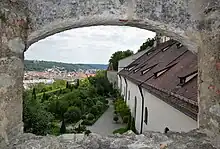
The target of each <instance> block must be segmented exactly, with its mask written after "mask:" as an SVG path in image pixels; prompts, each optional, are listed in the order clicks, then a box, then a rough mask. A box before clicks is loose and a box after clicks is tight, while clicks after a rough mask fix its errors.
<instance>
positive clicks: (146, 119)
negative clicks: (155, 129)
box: [144, 107, 148, 125]
mask: <svg viewBox="0 0 220 149" xmlns="http://www.w3.org/2000/svg"><path fill="white" fill-rule="evenodd" d="M144 122H145V124H146V125H147V123H148V109H147V107H145V120H144Z"/></svg>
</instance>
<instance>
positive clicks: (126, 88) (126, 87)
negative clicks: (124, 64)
mask: <svg viewBox="0 0 220 149" xmlns="http://www.w3.org/2000/svg"><path fill="white" fill-rule="evenodd" d="M124 80H125V84H126V86H125V103H126V104H127V94H128V93H127V92H128V82H127V80H126V79H125V78H124Z"/></svg>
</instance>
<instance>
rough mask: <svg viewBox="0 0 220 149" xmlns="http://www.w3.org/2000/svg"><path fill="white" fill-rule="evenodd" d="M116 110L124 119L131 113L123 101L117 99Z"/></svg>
mask: <svg viewBox="0 0 220 149" xmlns="http://www.w3.org/2000/svg"><path fill="white" fill-rule="evenodd" d="M114 104H115V110H116V112H117V113H119V114H120V116H121V117H122V118H123V117H124V116H128V115H129V113H130V109H129V108H128V106H127V105H126V103H125V102H124V100H122V99H117V100H116V101H115V102H114Z"/></svg>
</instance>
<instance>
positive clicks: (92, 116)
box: [87, 113, 95, 120]
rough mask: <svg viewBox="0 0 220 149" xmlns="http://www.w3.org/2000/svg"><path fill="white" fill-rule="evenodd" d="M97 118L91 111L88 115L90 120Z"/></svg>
mask: <svg viewBox="0 0 220 149" xmlns="http://www.w3.org/2000/svg"><path fill="white" fill-rule="evenodd" d="M94 118H95V116H94V115H93V114H92V113H89V114H88V116H87V119H88V120H93V119H94Z"/></svg>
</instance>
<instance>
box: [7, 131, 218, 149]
mask: <svg viewBox="0 0 220 149" xmlns="http://www.w3.org/2000/svg"><path fill="white" fill-rule="evenodd" d="M165 146H167V148H165ZM33 148H35V149H45V148H48V149H217V148H215V147H214V146H212V145H211V143H210V140H209V138H208V137H207V136H206V135H205V134H202V133H200V132H197V131H192V132H189V133H173V132H169V133H168V134H166V135H165V134H162V133H156V132H145V133H144V134H142V135H135V134H134V133H132V132H127V133H126V134H124V135H119V134H117V135H112V136H108V137H103V136H100V135H98V134H90V135H89V136H88V137H87V136H83V135H81V134H78V135H75V134H70V135H62V136H59V137H54V136H46V137H40V136H34V135H32V134H24V135H21V136H19V137H18V138H17V139H16V140H14V143H13V144H11V145H10V146H8V148H6V149H33Z"/></svg>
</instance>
